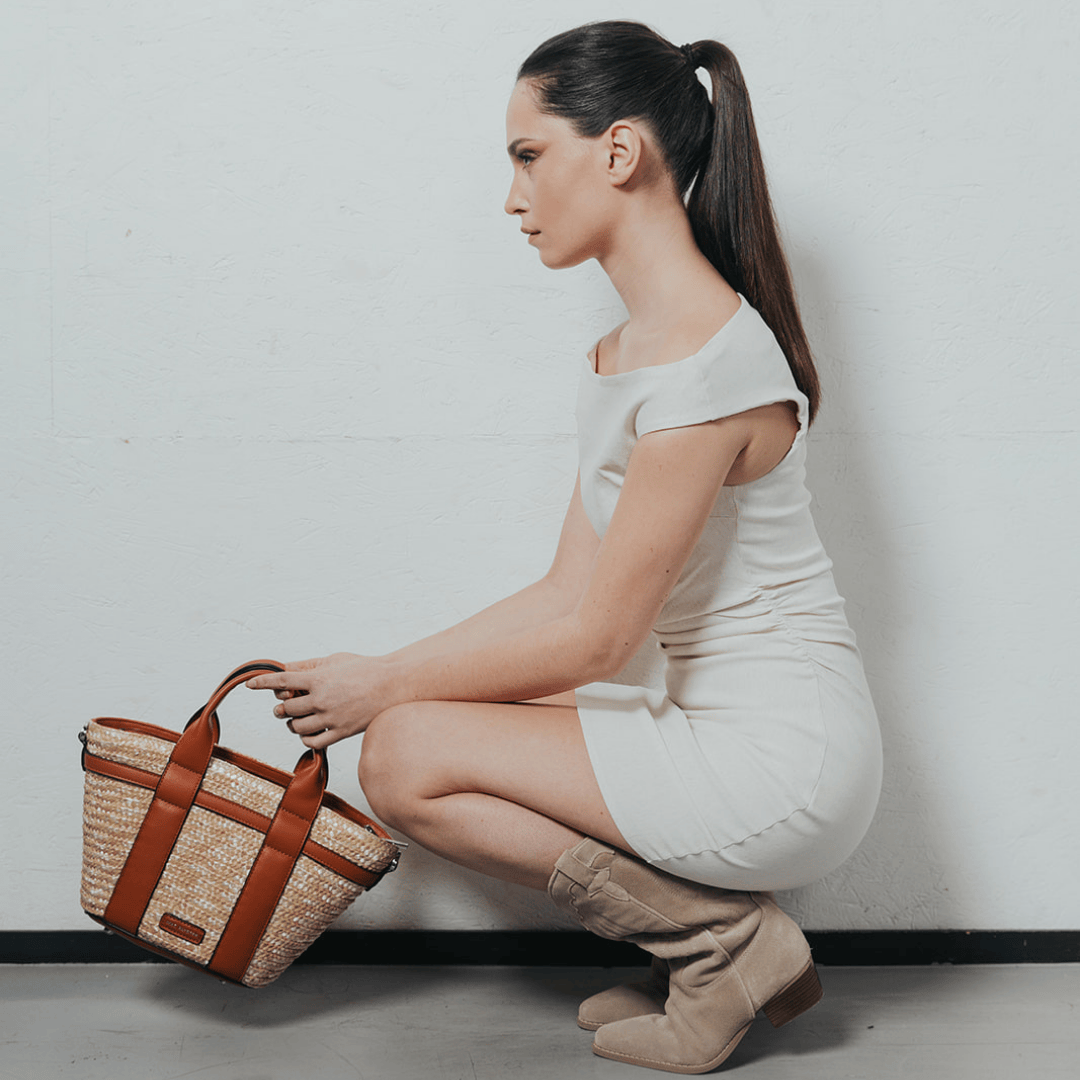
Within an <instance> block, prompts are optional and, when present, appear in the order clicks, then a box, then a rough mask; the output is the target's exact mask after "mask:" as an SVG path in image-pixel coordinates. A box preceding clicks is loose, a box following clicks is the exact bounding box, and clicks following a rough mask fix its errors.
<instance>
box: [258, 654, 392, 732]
mask: <svg viewBox="0 0 1080 1080" xmlns="http://www.w3.org/2000/svg"><path fill="white" fill-rule="evenodd" d="M246 685H247V686H248V687H249V688H250V689H252V690H273V691H274V694H275V696H276V697H277V698H278V702H279V703H278V705H276V706H275V708H274V715H275V716H278V717H283V718H286V723H287V724H288V727H289V730H290V731H292V732H293V733H294V734H296V735H299V736H300V741H301V742H302V743H303V744H304V745H305V746H308V747H312V748H314V749H316V750H321V749H323V748H324V747H327V746H330V745H331V744H332V743H336V742H340V741H341V740H342V739H347V738H349V736H350V735H358V734H360V732H362V731H363V730H364V729H365V728H366V727H367V726H368V724H370V723H371V721H372V720H374V719H375V717H376V716H378V715H379V713H380V712H382V711H383V710H384V709H386V708H388V707H389V706H390V705H392V704H393V701H392V700H391V698H390V696H389V693H388V690H389V679H388V677H387V672H386V665H385V664H383V663H382V662H381V661H380V660H379V658H377V657H372V656H358V655H357V654H356V653H334V654H333V655H332V656H323V657H318V658H316V659H314V660H298V661H295V662H293V663H290V664H286V665H285V670H284V671H283V672H274V673H273V674H269V675H256V676H255V678H253V679H249V680H248V681H247V683H246Z"/></svg>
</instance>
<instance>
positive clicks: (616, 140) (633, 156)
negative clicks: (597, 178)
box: [601, 120, 645, 187]
mask: <svg viewBox="0 0 1080 1080" xmlns="http://www.w3.org/2000/svg"><path fill="white" fill-rule="evenodd" d="M601 142H602V145H603V148H604V153H605V155H606V159H607V160H606V165H605V167H606V171H607V178H608V180H609V181H610V183H611V184H612V185H613V186H615V187H622V186H623V185H624V184H626V183H627V182H628V181H629V180H630V179H632V177H633V176H634V174H635V173H636V172H637V171H638V170H639V169H640V168H641V164H642V159H643V157H644V154H645V144H644V140H643V136H642V132H641V128H640V127H639V126H638V125H637V124H635V123H634V122H633V121H632V120H616V121H615V123H614V124H612V125H611V127H609V128H608V129H607V131H606V132H604V135H603V137H602V139H601Z"/></svg>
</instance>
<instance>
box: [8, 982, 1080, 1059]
mask: <svg viewBox="0 0 1080 1080" xmlns="http://www.w3.org/2000/svg"><path fill="white" fill-rule="evenodd" d="M820 970H821V978H822V982H823V983H824V986H825V999H824V1000H823V1001H822V1002H821V1003H820V1004H819V1005H818V1006H817V1007H816V1008H814V1009H812V1010H811V1011H810V1012H807V1013H805V1014H803V1016H801V1017H799V1018H798V1019H797V1020H795V1021H793V1022H792V1023H791V1024H789V1025H787V1026H786V1027H784V1028H781V1029H780V1030H779V1031H777V1030H774V1029H773V1028H772V1027H771V1026H770V1025H769V1023H768V1021H766V1020H765V1019H764V1018H763V1017H760V1018H759V1019H758V1020H757V1021H756V1022H755V1024H754V1026H753V1028H751V1030H750V1032H749V1034H748V1035H747V1036H746V1037H745V1038H744V1039H743V1041H742V1043H741V1044H740V1045H739V1047H738V1048H737V1050H736V1051H735V1053H734V1054H733V1055H732V1056H731V1057H730V1058H729V1059H728V1060H727V1062H725V1064H724V1065H723V1066H721V1068H720V1070H718V1072H719V1073H720V1074H730V1075H732V1076H733V1077H734V1076H737V1077H738V1078H739V1080H764V1078H766V1077H767V1078H769V1080H786V1078H788V1077H791V1078H796V1077H797V1078H798V1080H818V1078H821V1080H844V1078H847V1077H855V1078H860V1080H862V1078H865V1080H891V1078H893V1077H897V1078H899V1077H903V1078H905V1080H910V1078H919V1080H922V1078H929V1080H952V1078H967V1077H971V1078H978V1080H996V1078H999V1077H1001V1078H1004V1077H1009V1078H1014V1077H1015V1078H1028V1077H1034V1078H1037V1080H1057V1078H1061V1080H1066V1078H1067V1080H1077V1078H1078V1077H1080V965H1072V964H1068V965H1040V966H1028V967H1012V966H979V967H923V968H822V969H820ZM641 974H642V972H641V971H639V970H637V969H634V970H627V969H622V970H620V969H613V970H606V971H605V970H601V969H598V968H573V969H569V968H512V967H294V968H292V969H291V970H290V971H287V972H286V973H285V974H284V975H283V976H282V978H281V979H280V980H279V981H278V982H277V983H275V984H274V985H273V986H270V987H267V988H266V989H263V990H244V989H241V988H239V987H233V986H227V985H224V984H222V983H219V982H217V981H216V980H213V979H211V978H208V977H207V976H204V975H201V974H199V973H198V972H192V971H189V970H187V969H185V968H181V967H179V966H172V965H167V966H163V965H158V964H145V965H144V964H132V965H123V966H121V965H116V966H109V965H102V966H79V965H57V966H49V965H42V966H25V967H24V966H9V967H2V966H0V1078H2V1080H51V1078H52V1077H77V1078H79V1080H98V1078H102V1080H104V1078H106V1077H107V1078H108V1080H126V1078H133V1080H178V1078H179V1077H193V1076H194V1077H198V1078H199V1080H279V1078H281V1080H285V1078H289V1080H294V1078H297V1077H299V1078H301V1080H360V1078H363V1080H506V1078H515V1080H534V1078H535V1080H539V1078H541V1077H542V1078H544V1080H577V1078H579V1077H597V1078H601V1080H643V1078H644V1077H647V1076H660V1075H663V1074H661V1073H656V1072H653V1071H651V1070H647V1069H641V1068H637V1067H635V1066H632V1065H623V1064H619V1063H617V1062H612V1061H606V1060H604V1059H603V1058H598V1057H596V1056H595V1055H593V1054H592V1053H591V1052H590V1049H589V1045H590V1041H591V1039H592V1034H591V1032H586V1031H582V1030H580V1029H579V1028H578V1027H577V1026H576V1024H575V1023H574V1016H575V1014H576V1009H577V1002H578V1000H579V998H581V997H583V996H586V995H588V994H590V993H594V992H595V991H597V990H599V989H602V988H603V987H606V986H610V985H613V984H614V983H615V982H616V981H620V980H621V979H624V978H627V977H635V978H636V977H641Z"/></svg>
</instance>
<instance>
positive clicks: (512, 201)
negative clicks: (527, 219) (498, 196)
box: [503, 176, 528, 214]
mask: <svg viewBox="0 0 1080 1080" xmlns="http://www.w3.org/2000/svg"><path fill="white" fill-rule="evenodd" d="M503 209H504V210H505V211H506V212H507V213H508V214H523V213H525V211H526V210H527V209H528V205H527V203H526V202H525V199H524V198H523V197H522V195H521V192H520V191H519V190H518V182H517V177H516V176H515V177H514V179H513V181H512V182H511V184H510V193H509V194H508V195H507V196H506V202H505V204H504V205H503Z"/></svg>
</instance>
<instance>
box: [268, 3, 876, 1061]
mask: <svg viewBox="0 0 1080 1080" xmlns="http://www.w3.org/2000/svg"><path fill="white" fill-rule="evenodd" d="M699 68H704V69H705V70H706V71H707V72H708V74H709V76H710V78H711V81H712V100H711V102H710V100H709V95H708V94H707V92H706V91H705V89H704V87H703V86H702V84H701V83H700V82H699V79H698V76H697V73H696V72H697V69H699ZM507 141H508V150H509V153H510V156H511V159H512V161H513V168H514V177H513V183H512V185H511V189H510V194H509V198H508V199H507V202H506V206H505V209H506V212H507V213H508V214H511V215H514V216H515V217H517V218H518V220H519V222H520V225H521V230H522V232H524V233H526V234H527V235H528V243H529V244H530V245H532V246H533V247H535V248H536V250H537V251H538V252H539V255H540V259H541V261H542V262H543V263H544V264H545V265H546V266H548V267H551V268H561V267H567V266H576V265H578V264H579V263H581V262H583V261H585V260H586V259H596V260H597V261H598V262H599V263H600V265H601V266H602V267H603V268H604V270H605V272H606V273H607V274H608V276H609V277H610V278H611V281H612V283H613V284H614V286H615V288H616V289H617V290H618V291H619V294H620V296H621V297H622V300H623V302H624V304H625V306H626V310H627V312H628V315H629V318H628V320H627V321H626V322H625V323H623V324H622V325H621V326H619V327H616V328H615V329H614V330H612V331H611V332H610V333H609V334H607V336H605V337H604V338H603V339H601V341H599V342H598V343H597V345H596V346H595V347H594V348H593V349H592V350H591V351H590V353H589V356H588V366H587V367H585V368H584V369H583V371H582V376H581V379H582V381H581V389H580V397H579V403H578V426H579V437H580V463H581V470H580V474H579V479H578V483H577V486H576V487H575V490H574V494H573V497H572V498H571V500H570V505H569V509H568V510H567V513H566V518H565V522H564V524H563V528H562V533H561V536H560V539H559V544H558V549H557V551H556V553H555V558H554V561H553V563H552V565H551V568H550V569H549V570H548V572H547V573H546V574H545V575H544V577H543V578H541V579H540V580H539V581H537V582H536V583H535V584H533V585H530V586H529V587H528V588H526V589H523V590H522V591H521V592H519V593H516V594H515V595H513V596H511V597H508V598H507V599H505V600H503V601H501V602H500V603H497V604H494V605H493V606H491V607H489V608H487V609H486V610H484V611H482V612H480V613H479V614H478V615H475V616H473V617H472V618H470V619H467V620H466V621H464V622H463V623H461V624H459V625H457V626H454V627H452V628H450V629H448V630H445V631H443V632H442V633H439V634H436V635H434V636H433V637H430V638H427V639H425V640H423V641H420V642H417V643H415V644H413V645H410V646H408V647H407V648H404V649H401V650H399V651H398V652H395V653H392V654H390V655H387V656H382V657H363V656H356V655H353V654H348V653H339V654H336V655H334V656H330V657H325V658H322V659H318V660H309V661H303V662H300V663H295V664H289V665H288V666H287V671H286V672H285V673H284V674H282V675H263V676H259V677H258V678H256V679H253V680H252V681H251V683H250V684H249V685H251V686H253V687H256V688H271V689H274V690H276V691H277V696H278V698H279V699H280V703H279V704H278V705H277V707H276V708H275V713H276V714H277V715H278V716H283V717H287V718H288V724H289V726H290V728H291V729H292V730H293V731H294V732H295V733H296V734H297V735H299V736H300V737H301V739H302V740H303V742H304V743H305V744H306V745H307V746H312V747H322V746H328V745H329V744H331V743H334V742H337V741H338V740H340V739H344V738H347V737H349V736H351V735H356V734H359V733H360V732H365V738H364V741H363V752H362V755H361V758H360V783H361V785H362V787H363V789H364V792H365V794H366V796H367V798H368V800H369V802H370V803H371V806H372V808H373V810H374V812H375V813H376V815H377V816H379V817H380V818H382V820H384V821H385V822H387V823H388V824H389V825H391V826H392V827H394V828H397V829H399V830H400V831H401V832H402V833H404V834H405V835H407V836H409V837H411V838H413V839H415V840H417V841H418V842H419V843H421V844H422V845H424V846H425V847H427V848H429V849H431V850H432V851H435V852H438V853H439V854H442V855H444V856H445V857H447V858H449V859H452V860H453V861H455V862H458V863H461V864H462V865H465V866H468V867H471V868H473V869H476V870H480V871H482V872H483V873H486V874H491V875H494V876H497V877H501V878H504V879H506V880H508V881H513V882H517V883H520V884H523V885H529V886H532V887H534V888H537V889H547V890H548V891H549V893H550V895H551V896H552V898H553V900H554V901H555V903H556V904H557V905H558V906H559V907H560V908H561V909H563V910H565V911H568V912H572V913H573V914H574V915H575V916H576V917H577V918H578V919H579V920H580V921H581V922H582V923H583V924H584V925H585V926H586V927H587V928H589V929H590V930H592V931H594V932H595V933H597V934H600V935H602V936H604V937H609V938H629V939H631V940H633V941H634V942H635V943H637V944H638V945H640V946H641V947H642V948H644V949H645V950H647V951H648V952H650V953H651V954H652V956H653V974H652V978H651V980H650V982H649V983H648V984H645V985H643V986H631V987H618V988H615V989H614V990H611V991H607V992H605V993H604V994H600V995H598V996H596V997H594V998H591V999H589V1000H588V1001H586V1002H584V1003H583V1005H582V1007H581V1011H580V1014H579V1023H580V1024H581V1025H582V1026H584V1027H588V1028H594V1029H598V1030H597V1034H596V1036H595V1042H594V1050H595V1051H596V1052H597V1053H598V1054H601V1055H603V1056H606V1057H611V1058H616V1059H618V1060H622V1061H628V1062H633V1063H635V1064H640V1065H647V1066H651V1067H654V1068H658V1069H665V1070H669V1071H674V1072H704V1071H706V1070H708V1069H711V1068H714V1067H715V1066H716V1065H718V1064H719V1063H720V1062H721V1061H722V1060H723V1059H724V1058H725V1057H726V1056H727V1055H728V1054H729V1053H730V1052H731V1050H732V1049H733V1048H734V1046H735V1044H736V1043H737V1042H738V1040H739V1039H740V1038H741V1036H742V1035H743V1033H744V1032H745V1031H746V1029H747V1027H748V1026H749V1024H750V1022H751V1020H752V1019H753V1017H754V1014H755V1012H756V1011H757V1010H758V1009H759V1008H764V1009H765V1011H766V1014H767V1015H768V1016H769V1018H770V1019H771V1020H772V1021H773V1023H774V1024H779V1023H783V1022H785V1021H786V1020H788V1019H791V1018H792V1017H793V1016H795V1015H797V1014H798V1013H799V1012H801V1011H802V1010H803V1009H805V1008H807V1007H809V1006H810V1005H812V1004H814V1003H815V1002H816V1001H817V1000H818V998H819V997H820V995H821V990H820V984H819V983H818V980H817V976H816V974H815V972H814V967H813V964H812V962H811V960H810V953H809V948H808V946H807V944H806V941H805V939H804V938H803V936H802V934H801V932H800V931H799V930H798V928H797V927H796V926H795V924H794V923H793V922H792V921H791V920H790V919H788V918H787V916H785V915H783V914H782V913H781V911H780V910H779V908H778V907H777V906H776V905H775V904H774V903H773V901H772V899H771V897H770V895H769V894H768V892H767V891H766V890H772V889H783V888H791V887H794V886H797V885H802V884H806V883H808V882H810V881H812V880H814V879H816V878H818V877H820V876H822V875H823V874H825V873H827V872H828V871H830V870H832V869H834V868H835V867H836V866H838V865H839V864H840V863H841V862H842V861H843V860H844V859H846V858H847V856H848V855H849V854H851V852H852V851H853V850H854V849H855V847H856V845H857V844H858V843H859V841H860V840H861V838H862V836H863V835H864V833H865V831H866V829H867V827H868V826H869V823H870V819H871V817H872V815H873V812H874V809H875V806H876V802H877V797H878V792H879V787H880V781H881V749H880V741H879V735H878V728H877V720H876V717H875V715H874V709H873V705H872V703H871V700H870V695H869V692H868V690H867V687H866V682H865V679H864V677H863V672H862V666H861V662H860V659H859V654H858V651H857V649H856V647H855V642H854V638H853V635H852V633H851V630H850V629H849V628H848V626H847V623H846V621H845V619H844V615H843V601H842V600H841V599H840V598H839V596H838V595H837V593H836V589H835V587H834V584H833V580H832V576H831V574H830V567H831V563H830V562H829V560H828V558H827V557H826V555H825V553H824V551H823V550H822V548H821V544H820V541H819V540H818V537H817V534H816V532H815V530H814V526H813V523H812V521H811V518H810V514H809V508H808V507H809V495H808V493H807V492H806V489H805V487H804V485H803V479H804V468H803V462H804V457H805V435H806V429H807V427H808V425H809V423H810V421H811V419H812V418H813V415H814V412H815V409H816V406H817V400H818V385H817V378H816V376H815V373H814V368H813V363H812V361H811V358H810V353H809V348H808V346H807V343H806V339H805V336H804V333H803V330H802V326H801V323H800V319H799V315H798V311H797V308H796V304H795V299H794V295H793V291H792V287H791V282H790V277H789V274H788V270H787V267H786V264H785V261H784V257H783V254H782V251H781V247H780V243H779V239H778V236H777V230H776V226H775V223H774V219H773V215H772V210H771V207H770V203H769V197H768V193H767V190H766V186H765V179H764V170H763V168H762V163H761V156H760V152H759V149H758V145H757V139H756V135H755V131H754V124H753V119H752V115H751V111H750V103H749V100H748V98H747V93H746V88H745V85H744V83H743V80H742V75H741V72H740V70H739V67H738V64H737V63H736V61H735V58H734V56H732V54H731V53H730V52H729V51H728V50H727V49H726V48H725V47H724V46H722V45H720V44H719V43H717V42H714V41H699V42H697V43H695V44H694V45H692V46H689V45H686V46H683V47H682V48H681V49H680V48H678V47H676V46H675V45H672V44H671V43H670V42H668V41H666V40H665V39H664V38H662V37H660V36H658V35H657V34H655V33H654V32H653V31H652V30H650V29H648V28H647V27H645V26H642V25H640V24H636V23H628V22H601V23H594V24H590V25H587V26H582V27H579V28H578V29H575V30H571V31H569V32H567V33H564V34H560V35H558V36H557V37H554V38H552V39H551V40H549V41H547V42H545V43H544V44H543V45H541V46H540V47H539V48H538V49H537V50H536V51H535V52H534V53H533V54H532V55H531V56H530V57H529V58H528V59H527V60H526V61H525V63H524V64H523V65H522V66H521V69H520V71H519V73H518V79H517V83H516V85H515V88H514V91H513V94H512V96H511V99H510V103H509V108H508V110H507ZM695 180H696V183H695ZM692 184H693V189H692V191H691V193H690V195H689V199H688V202H684V194H685V193H686V192H687V189H689V188H690V187H691V185H692ZM650 632H651V633H653V634H654V635H655V637H656V639H657V641H658V644H659V647H660V649H661V650H663V653H664V656H665V660H666V680H667V693H666V694H664V693H660V692H651V691H648V690H645V689H643V688H640V687H631V686H623V685H617V684H612V683H609V682H607V681H605V680H608V679H610V678H611V677H613V676H614V675H615V674H616V673H617V672H618V671H619V670H620V669H621V668H622V667H623V666H624V665H625V664H626V662H627V661H628V660H629V659H630V657H631V656H633V655H634V653H635V652H636V650H637V649H638V648H639V646H640V645H641V644H642V643H643V641H644V640H645V639H646V638H647V637H648V635H649V634H650Z"/></svg>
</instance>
